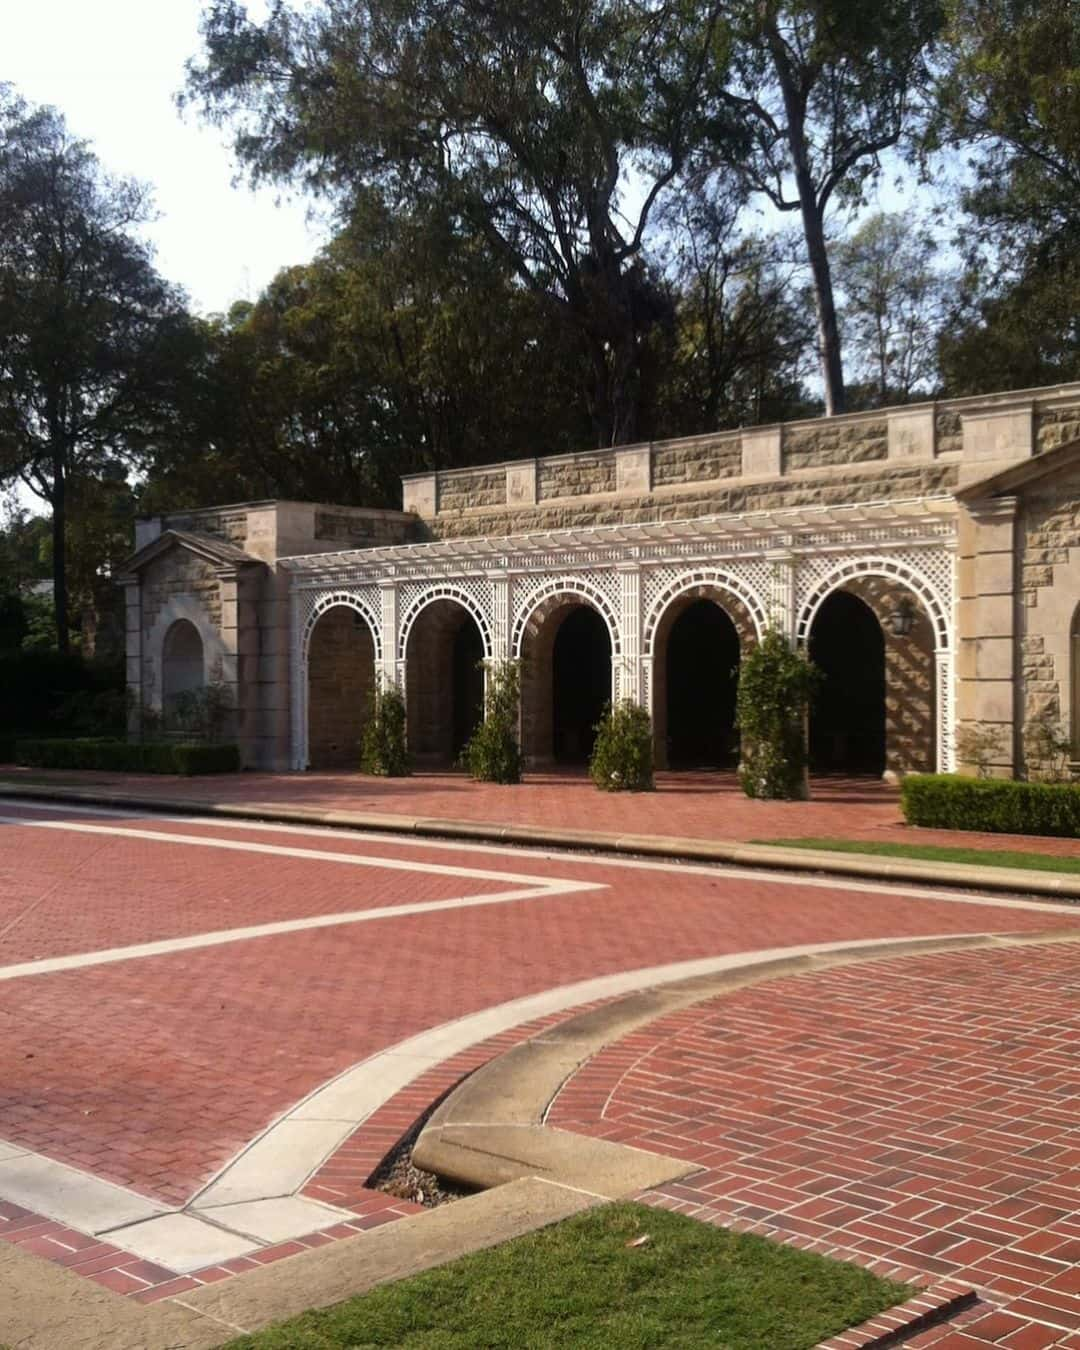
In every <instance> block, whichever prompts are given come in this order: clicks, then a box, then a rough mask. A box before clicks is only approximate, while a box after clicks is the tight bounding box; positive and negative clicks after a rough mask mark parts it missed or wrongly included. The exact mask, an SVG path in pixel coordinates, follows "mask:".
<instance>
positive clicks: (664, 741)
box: [644, 571, 766, 768]
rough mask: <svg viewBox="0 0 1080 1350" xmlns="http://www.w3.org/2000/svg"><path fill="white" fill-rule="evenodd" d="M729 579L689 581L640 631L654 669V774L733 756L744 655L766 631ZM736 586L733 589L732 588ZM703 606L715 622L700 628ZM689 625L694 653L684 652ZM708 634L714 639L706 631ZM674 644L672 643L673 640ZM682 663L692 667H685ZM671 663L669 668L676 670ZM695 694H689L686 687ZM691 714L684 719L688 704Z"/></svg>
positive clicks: (695, 577)
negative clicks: (692, 630)
mask: <svg viewBox="0 0 1080 1350" xmlns="http://www.w3.org/2000/svg"><path fill="white" fill-rule="evenodd" d="M729 580H731V578H729V576H728V574H726V573H720V572H715V571H697V572H690V573H686V574H685V575H684V576H682V577H680V578H679V579H678V580H677V581H675V582H673V583H672V584H671V585H670V586H668V587H667V588H666V590H665V591H664V592H663V593H662V594H661V595H660V596H659V597H658V599H657V601H656V603H655V604H654V605H653V607H652V609H651V611H650V613H649V615H648V617H647V619H646V623H645V633H644V650H645V655H646V657H647V658H649V659H650V660H651V662H652V681H651V702H652V708H651V713H652V722H653V750H654V757H655V760H656V764H657V767H658V768H668V767H672V766H678V764H679V763H680V761H681V763H682V766H683V767H686V766H688V765H691V764H693V765H694V766H705V765H708V766H712V767H716V766H720V765H729V764H732V763H734V762H735V761H736V760H737V758H738V756H737V733H736V731H735V690H736V686H737V682H738V667H739V665H740V663H741V660H742V656H743V653H744V652H745V651H746V649H747V647H748V646H750V645H753V644H754V643H756V642H758V641H759V639H760V638H761V635H762V633H763V632H764V631H765V627H766V618H765V611H764V609H763V607H761V606H760V605H759V604H758V603H757V601H756V599H755V597H754V596H753V595H752V594H751V593H749V592H747V591H745V589H744V588H743V587H742V586H738V590H735V589H733V588H732V587H731V586H729V585H728V584H727V583H728V581H729ZM736 585H738V583H736ZM706 602H708V604H711V605H712V606H714V607H715V610H716V612H717V613H716V619H717V620H720V619H721V617H722V621H721V622H715V621H714V622H710V623H704V622H703V621H704V620H706V619H707V618H708V615H707V613H705V612H702V611H703V609H705V608H706ZM688 625H691V626H692V627H693V628H696V629H697V630H698V634H697V636H698V642H697V643H696V644H695V646H696V651H692V650H685V651H684V650H683V648H684V647H685V645H686V644H685V643H684V642H680V637H686V636H688V634H684V633H683V631H682V630H683V629H686V628H687V626H688ZM710 630H711V631H710ZM673 635H674V638H675V641H674V643H673V642H672V638H673ZM687 661H692V662H693V664H691V665H689V666H688V665H687ZM673 663H674V664H673ZM691 686H692V687H691ZM688 701H689V702H690V703H693V705H694V712H693V714H692V715H691V716H689V717H688V716H685V715H684V712H685V711H686V704H687V702H688Z"/></svg>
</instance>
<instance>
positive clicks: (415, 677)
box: [405, 599, 484, 768]
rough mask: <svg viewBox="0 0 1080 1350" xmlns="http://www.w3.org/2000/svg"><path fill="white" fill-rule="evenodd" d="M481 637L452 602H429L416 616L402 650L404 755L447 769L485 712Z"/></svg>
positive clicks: (461, 608) (469, 617)
mask: <svg viewBox="0 0 1080 1350" xmlns="http://www.w3.org/2000/svg"><path fill="white" fill-rule="evenodd" d="M483 658H484V639H483V636H482V635H481V632H480V629H479V627H478V625H477V622H476V620H475V619H474V618H473V616H472V615H471V614H470V613H469V611H468V610H467V609H466V608H465V607H464V605H461V604H459V603H458V602H457V601H456V600H449V599H441V600H434V601H432V603H431V604H429V605H427V606H426V607H425V608H424V609H423V610H421V612H420V614H419V615H418V616H417V619H416V622H415V623H414V624H413V627H412V631H411V632H410V634H409V641H408V645H407V647H406V651H405V688H406V710H407V719H408V728H407V729H408V741H409V753H410V754H411V755H412V756H413V758H414V759H415V760H416V762H417V763H418V764H420V765H427V766H428V767H431V768H448V767H450V766H452V765H453V764H455V763H456V761H457V758H458V756H459V755H460V753H461V751H462V749H463V748H464V746H465V743H466V742H467V741H468V739H469V737H470V736H471V735H472V733H473V731H474V730H475V729H476V727H477V726H478V725H479V724H480V722H481V720H482V719H483V716H484V673H483V669H482V667H481V662H482V661H483Z"/></svg>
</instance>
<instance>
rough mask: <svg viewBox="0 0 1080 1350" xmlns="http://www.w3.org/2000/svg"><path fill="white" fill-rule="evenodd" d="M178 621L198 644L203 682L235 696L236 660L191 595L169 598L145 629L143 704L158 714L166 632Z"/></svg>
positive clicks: (162, 688) (162, 682)
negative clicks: (195, 635)
mask: <svg viewBox="0 0 1080 1350" xmlns="http://www.w3.org/2000/svg"><path fill="white" fill-rule="evenodd" d="M180 620H186V621H187V622H188V623H190V624H191V626H192V627H193V628H194V629H195V630H196V632H197V633H198V635H199V639H200V641H201V642H202V648H203V670H204V672H205V678H204V683H205V684H214V683H223V684H226V685H231V686H233V690H232V692H233V693H235V684H236V660H235V657H233V656H232V655H231V653H229V652H228V651H227V650H226V648H225V644H224V642H223V641H222V638H221V634H220V632H219V631H218V629H217V627H216V626H215V625H214V623H213V622H212V621H211V619H210V616H209V615H208V614H207V612H206V610H205V609H204V607H203V606H202V604H201V603H200V602H199V600H198V599H196V597H195V596H193V595H173V596H170V598H169V600H168V601H167V602H166V603H165V604H164V605H163V606H162V607H161V609H160V610H159V612H158V614H157V616H156V617H155V619H154V622H153V624H152V625H151V627H150V629H149V630H148V632H147V634H146V646H145V650H144V653H143V661H144V681H143V688H144V689H145V691H146V700H147V704H148V706H149V707H151V708H156V709H157V710H158V711H161V709H162V707H163V704H164V699H165V685H164V674H165V669H164V667H165V642H166V639H167V637H168V634H169V631H170V630H171V629H172V628H173V626H174V625H175V624H176V623H178V622H179V621H180Z"/></svg>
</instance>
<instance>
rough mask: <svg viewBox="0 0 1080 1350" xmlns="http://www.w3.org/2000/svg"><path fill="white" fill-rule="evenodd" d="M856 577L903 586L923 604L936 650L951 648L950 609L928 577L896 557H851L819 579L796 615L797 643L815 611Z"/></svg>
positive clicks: (806, 633) (807, 632) (804, 636)
mask: <svg viewBox="0 0 1080 1350" xmlns="http://www.w3.org/2000/svg"><path fill="white" fill-rule="evenodd" d="M856 577H886V578H890V579H892V580H894V581H897V582H900V583H901V584H902V585H904V586H906V587H907V588H908V589H909V590H911V591H914V593H915V594H916V595H917V596H918V597H919V599H920V600H921V601H922V603H923V605H924V606H925V607H926V611H927V613H928V614H929V615H930V622H931V623H932V625H933V628H934V649H935V651H937V652H939V653H941V652H948V651H951V649H952V607H951V605H949V604H948V603H947V602H946V600H945V598H944V597H943V596H942V595H941V593H940V591H939V590H938V588H937V587H936V586H935V585H934V583H933V582H932V581H931V580H930V578H929V577H928V576H925V575H924V574H923V573H921V572H919V571H917V570H916V569H915V568H914V567H911V566H909V564H907V563H906V562H903V561H901V559H899V558H889V557H866V558H852V559H849V560H848V561H847V562H844V563H841V564H840V565H839V566H837V567H834V568H833V570H832V571H831V572H829V573H828V574H827V575H826V576H824V577H822V578H821V580H820V581H819V582H818V583H817V585H816V586H815V587H814V589H813V590H812V591H811V593H810V595H809V596H808V597H807V599H806V601H805V603H804V604H803V606H802V609H801V611H800V613H799V618H798V623H797V624H796V628H795V636H796V638H797V640H798V642H799V643H800V644H805V643H806V641H807V640H808V638H809V636H810V629H811V627H812V625H813V622H814V619H815V618H816V617H817V612H818V610H819V609H820V608H821V606H822V605H823V604H824V603H825V601H826V599H827V598H828V597H829V595H830V594H831V593H832V592H833V591H835V590H837V589H838V588H839V587H841V586H843V584H844V582H845V581H854V580H855V578H856Z"/></svg>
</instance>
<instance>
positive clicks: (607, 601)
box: [510, 568, 623, 660]
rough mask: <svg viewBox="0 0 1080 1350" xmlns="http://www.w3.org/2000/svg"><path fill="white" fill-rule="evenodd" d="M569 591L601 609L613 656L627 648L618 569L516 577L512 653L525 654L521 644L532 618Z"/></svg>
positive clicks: (515, 655)
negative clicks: (551, 598)
mask: <svg viewBox="0 0 1080 1350" xmlns="http://www.w3.org/2000/svg"><path fill="white" fill-rule="evenodd" d="M562 594H565V595H567V596H577V597H579V598H580V599H581V601H582V602H583V603H585V604H591V605H593V606H594V607H595V608H596V609H598V610H599V611H600V613H601V615H602V616H603V618H604V621H605V622H606V623H607V625H608V629H609V631H610V632H611V654H612V657H613V658H614V657H616V656H618V655H620V653H621V652H622V648H623V630H622V615H621V608H622V606H621V583H620V578H619V573H618V572H617V571H616V570H615V569H614V568H608V569H606V570H605V571H603V572H601V571H595V572H586V573H555V574H554V575H552V576H543V575H535V576H534V575H529V576H524V577H517V578H515V580H514V588H513V594H512V598H511V606H512V611H513V615H514V620H513V624H512V625H511V629H510V655H511V656H512V657H513V658H514V659H515V660H516V659H517V658H518V657H520V655H521V644H522V640H523V637H524V633H525V628H526V625H527V624H528V622H529V618H530V617H531V615H532V614H533V612H534V610H536V609H537V608H538V607H539V606H540V605H542V604H543V603H544V601H545V600H547V599H549V598H550V597H552V596H556V595H562Z"/></svg>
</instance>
